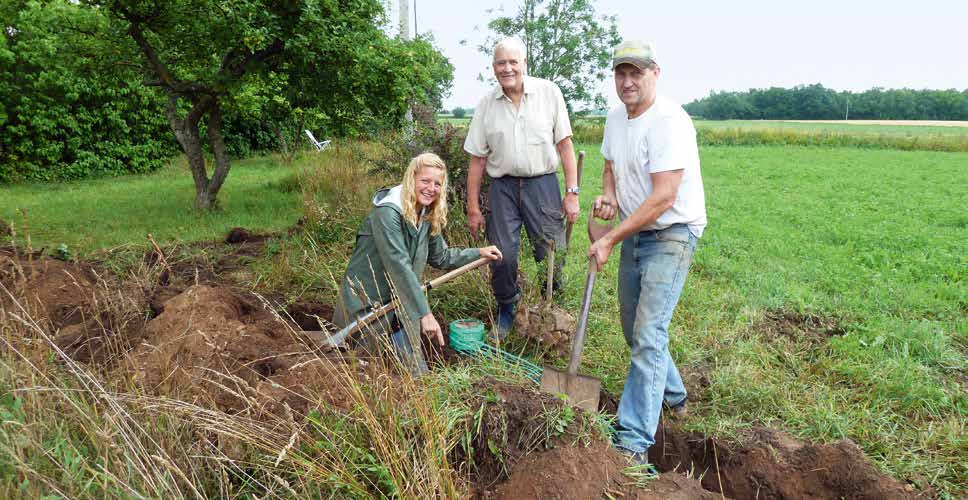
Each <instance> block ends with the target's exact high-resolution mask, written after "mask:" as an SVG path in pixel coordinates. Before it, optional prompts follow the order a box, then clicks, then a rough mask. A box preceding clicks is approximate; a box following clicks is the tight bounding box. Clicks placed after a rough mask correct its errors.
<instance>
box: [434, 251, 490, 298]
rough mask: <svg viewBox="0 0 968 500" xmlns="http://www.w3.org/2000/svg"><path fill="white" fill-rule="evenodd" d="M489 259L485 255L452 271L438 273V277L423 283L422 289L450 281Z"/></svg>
mask: <svg viewBox="0 0 968 500" xmlns="http://www.w3.org/2000/svg"><path fill="white" fill-rule="evenodd" d="M490 261H491V259H488V258H487V257H481V258H480V259H477V260H475V261H474V262H471V263H470V264H465V265H463V266H461V267H458V268H457V269H454V270H453V271H449V272H448V273H446V274H443V275H440V276H438V277H436V278H434V279H432V280H430V281H428V282H427V283H425V284H424V290H430V289H432V288H434V287H438V286H440V285H443V284H444V283H447V282H448V281H450V280H452V279H454V278H456V277H458V276H460V275H462V274H464V273H466V272H467V271H473V270H474V269H477V268H478V267H481V266H483V265H484V264H487V263H488V262H490Z"/></svg>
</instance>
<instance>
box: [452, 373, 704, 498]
mask: <svg viewBox="0 0 968 500" xmlns="http://www.w3.org/2000/svg"><path fill="white" fill-rule="evenodd" d="M474 393H475V394H477V395H479V398H480V400H479V403H478V404H481V405H483V409H482V411H481V417H480V427H479V432H478V434H477V436H476V437H475V439H474V442H473V450H474V455H473V457H470V459H468V458H467V457H458V459H457V460H456V461H457V462H458V463H460V462H467V463H471V464H472V465H473V470H472V479H474V483H475V484H476V488H477V493H476V494H477V496H480V497H482V498H498V499H531V498H602V497H605V496H609V495H610V496H612V497H623V498H644V499H653V498H654V499H658V498H679V499H693V498H698V499H702V498H710V499H711V498H720V495H716V494H713V493H712V492H709V491H705V490H703V488H702V485H701V484H700V482H699V481H697V480H695V479H692V478H689V477H687V476H685V475H683V474H680V473H670V474H665V475H663V476H660V478H659V479H657V480H653V481H651V482H649V483H648V484H647V485H646V486H645V487H641V486H639V485H636V484H635V483H634V480H633V479H632V477H630V476H628V475H626V474H624V473H623V471H624V470H625V469H626V467H628V460H627V458H625V457H624V456H623V455H621V454H619V453H618V452H617V451H615V449H614V448H612V446H611V445H610V444H609V443H608V442H607V441H606V440H605V439H604V438H603V437H601V436H599V435H597V434H595V432H594V431H592V430H590V429H584V431H582V429H581V424H580V419H581V410H578V409H574V410H573V413H571V414H572V419H571V420H569V423H567V425H564V428H560V427H557V426H556V424H554V423H551V424H550V425H549V415H563V411H564V410H565V408H564V403H563V402H562V401H561V400H560V399H558V398H556V397H554V396H552V395H549V394H546V393H543V392H539V391H538V390H537V389H536V388H534V387H531V386H520V385H511V384H507V383H504V382H499V381H496V380H488V381H484V382H481V383H478V384H477V385H476V386H475V387H474ZM472 406H475V405H472ZM552 420H553V419H552Z"/></svg>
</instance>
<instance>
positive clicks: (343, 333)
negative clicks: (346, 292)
mask: <svg viewBox="0 0 968 500" xmlns="http://www.w3.org/2000/svg"><path fill="white" fill-rule="evenodd" d="M490 260H491V259H488V258H486V257H481V258H480V259H477V260H475V261H474V262H471V263H470V264H465V265H463V266H461V267H458V268H457V269H454V270H453V271H450V272H448V273H446V274H443V275H441V276H438V277H436V278H434V279H432V280H430V281H428V282H426V283H425V284H424V286H423V289H424V290H430V289H432V288H434V287H438V286H440V285H443V284H444V283H446V282H448V281H450V280H452V279H454V278H456V277H458V276H460V275H462V274H464V273H466V272H467V271H473V270H474V269H477V268H479V267H481V266H483V265H484V264H487V263H488V262H490ZM399 305H400V299H399V298H397V297H394V298H393V300H391V301H390V302H388V303H386V304H383V305H381V306H379V307H376V308H374V309H373V310H371V311H370V312H368V313H366V314H364V315H363V316H360V317H359V318H357V319H356V321H353V322H352V323H350V324H348V325H346V327H345V328H343V329H342V330H340V331H338V332H336V333H335V334H333V335H332V336H330V337H329V338H328V339H326V340H325V341H324V344H326V345H330V346H338V345H339V344H341V343H343V340H344V339H346V337H347V336H349V335H350V334H351V333H353V332H355V331H357V330H359V329H361V328H363V327H364V326H366V325H369V324H370V323H373V322H374V321H376V320H377V319H379V318H382V317H383V316H386V315H387V314H388V313H389V312H390V311H392V310H394V309H396V308H397V307H398V306H399Z"/></svg>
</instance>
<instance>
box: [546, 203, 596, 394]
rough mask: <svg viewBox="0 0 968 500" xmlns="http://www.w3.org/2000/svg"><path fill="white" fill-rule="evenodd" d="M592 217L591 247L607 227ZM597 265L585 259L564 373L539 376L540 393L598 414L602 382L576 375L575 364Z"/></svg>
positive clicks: (550, 370) (551, 370)
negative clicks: (578, 309)
mask: <svg viewBox="0 0 968 500" xmlns="http://www.w3.org/2000/svg"><path fill="white" fill-rule="evenodd" d="M593 219H594V216H593V215H592V214H589V217H588V239H589V240H591V241H592V243H594V242H595V241H597V240H598V239H599V238H601V237H602V236H604V235H605V233H607V232H608V231H609V230H610V229H611V227H610V226H606V225H603V224H599V223H597V222H595V221H594V220H593ZM597 272H598V265H597V264H596V262H595V260H594V258H589V259H588V274H587V275H586V277H585V293H584V295H583V297H582V302H581V313H580V315H579V316H578V330H577V331H576V332H575V338H574V340H572V344H571V359H570V360H569V362H568V370H567V371H561V370H557V369H555V368H550V367H545V368H544V370H543V371H542V372H541V389H542V390H544V391H546V392H550V393H553V394H565V395H566V396H568V400H569V401H571V403H572V404H574V405H575V406H578V407H579V408H582V409H584V410H587V411H598V398H599V395H600V393H601V389H602V381H601V380H599V379H597V378H595V377H589V376H586V375H579V374H578V364H579V363H580V362H581V351H582V349H583V348H584V347H585V328H586V327H587V326H588V311H589V309H590V308H591V305H592V289H593V287H594V286H595V274H596V273H597Z"/></svg>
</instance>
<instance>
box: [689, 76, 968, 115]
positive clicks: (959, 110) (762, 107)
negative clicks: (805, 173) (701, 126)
mask: <svg viewBox="0 0 968 500" xmlns="http://www.w3.org/2000/svg"><path fill="white" fill-rule="evenodd" d="M684 107H685V108H686V111H688V112H689V114H690V115H692V116H697V117H702V118H708V119H712V120H734V119H735V120H835V119H843V118H844V117H845V116H847V117H849V118H850V119H855V120H968V89H966V90H963V91H958V90H954V89H951V90H911V89H880V88H874V89H871V90H868V91H865V92H860V93H854V92H838V91H836V90H832V89H828V88H825V87H824V86H823V85H820V84H814V85H800V86H797V87H793V88H792V89H785V88H780V87H771V88H768V89H750V90H748V91H746V92H713V93H712V94H710V95H709V96H708V97H704V98H702V99H698V100H696V101H693V102H691V103H689V104H686V105H685V106H684Z"/></svg>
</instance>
